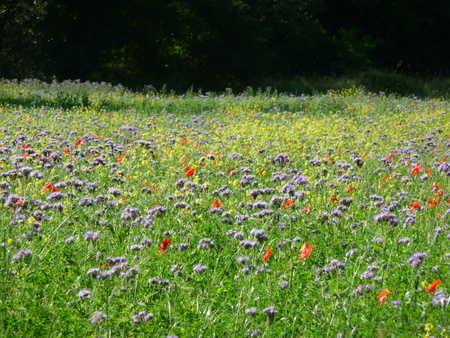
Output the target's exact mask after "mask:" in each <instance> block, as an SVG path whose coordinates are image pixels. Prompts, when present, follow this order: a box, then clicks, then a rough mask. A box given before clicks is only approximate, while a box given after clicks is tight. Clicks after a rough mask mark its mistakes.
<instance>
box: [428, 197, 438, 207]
mask: <svg viewBox="0 0 450 338" xmlns="http://www.w3.org/2000/svg"><path fill="white" fill-rule="evenodd" d="M427 203H428V208H432V207H434V206H435V205H436V204H438V203H439V200H438V199H437V198H432V199H431V200H428V201H427Z"/></svg>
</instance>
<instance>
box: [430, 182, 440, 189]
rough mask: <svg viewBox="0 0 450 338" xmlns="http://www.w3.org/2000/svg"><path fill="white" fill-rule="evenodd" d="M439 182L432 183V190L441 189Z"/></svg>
mask: <svg viewBox="0 0 450 338" xmlns="http://www.w3.org/2000/svg"><path fill="white" fill-rule="evenodd" d="M439 185H440V184H439V183H437V182H433V184H432V185H431V190H438V189H439Z"/></svg>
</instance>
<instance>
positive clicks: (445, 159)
mask: <svg viewBox="0 0 450 338" xmlns="http://www.w3.org/2000/svg"><path fill="white" fill-rule="evenodd" d="M447 159H448V155H445V156H444V157H443V158H441V164H442V163H444V162H445V161H447Z"/></svg>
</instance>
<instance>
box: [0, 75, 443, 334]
mask: <svg viewBox="0 0 450 338" xmlns="http://www.w3.org/2000/svg"><path fill="white" fill-rule="evenodd" d="M1 90H2V98H1V99H2V101H1V102H2V104H1V106H0V119H1V126H2V128H1V129H0V166H1V168H0V169H1V170H0V188H1V198H2V212H1V213H0V223H1V237H0V244H1V245H0V255H1V262H2V263H1V264H2V265H1V267H0V278H1V292H0V297H1V298H0V311H1V313H0V322H1V325H2V329H1V331H2V334H3V335H4V336H13V335H18V336H107V335H110V336H114V337H115V336H135V335H136V336H146V337H166V336H169V335H176V336H178V337H224V336H230V337H246V336H251V337H257V336H260V337H302V336H305V337H320V336H345V337H350V336H355V337H356V336H358V337H360V336H405V337H411V336H414V337H416V336H427V335H428V336H445V334H446V331H445V330H448V329H449V326H450V323H449V319H448V318H449V313H448V304H449V300H450V296H449V290H448V277H447V276H448V275H449V272H450V271H449V270H450V269H449V264H450V245H449V244H450V226H449V214H450V211H449V210H450V209H449V208H450V207H449V204H450V195H449V192H448V189H449V188H448V182H449V175H450V162H449V160H448V159H447V156H448V155H449V146H450V139H449V135H450V118H449V115H448V114H449V109H450V105H449V103H448V102H447V101H443V100H440V99H429V100H424V101H420V100H417V99H415V98H406V97H405V98H401V97H395V96H386V95H384V94H377V95H375V94H370V93H367V92H365V91H363V90H361V89H356V88H353V89H348V90H343V91H335V92H329V93H328V94H326V95H320V96H288V95H282V94H278V93H276V92H270V91H267V92H258V93H254V92H251V90H248V91H247V92H246V93H244V94H241V95H234V94H232V93H231V92H227V93H224V94H219V95H215V94H209V95H203V94H201V93H187V94H186V95H174V94H170V93H164V92H163V93H161V92H157V91H155V90H153V89H151V88H149V89H148V91H147V93H139V94H137V93H133V92H131V91H128V90H126V89H125V88H122V87H113V86H110V85H107V84H103V85H99V84H84V83H74V82H67V83H65V84H56V83H55V84H52V85H47V84H42V83H39V82H29V83H14V82H7V81H4V82H3V83H2V84H1ZM168 239H170V242H169V240H168ZM305 243H308V245H311V246H314V247H315V248H313V249H311V250H310V251H308V252H307V253H305V251H304V250H301V251H302V253H301V252H299V250H300V249H301V248H302V247H303V248H305ZM306 247H307V246H306ZM269 252H270V254H269ZM436 280H440V281H441V283H440V284H438V285H436V286H435V288H434V287H433V288H432V289H433V290H431V289H430V283H432V282H433V281H436ZM435 284H437V283H435ZM386 289H387V290H389V291H383V292H382V290H386ZM426 291H429V292H426ZM380 292H381V293H380ZM377 297H378V298H377Z"/></svg>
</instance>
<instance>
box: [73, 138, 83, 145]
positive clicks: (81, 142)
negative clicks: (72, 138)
mask: <svg viewBox="0 0 450 338" xmlns="http://www.w3.org/2000/svg"><path fill="white" fill-rule="evenodd" d="M83 142H84V139H82V138H80V139H78V140H77V141H76V142H75V145H76V146H79V145H82V144H83Z"/></svg>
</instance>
